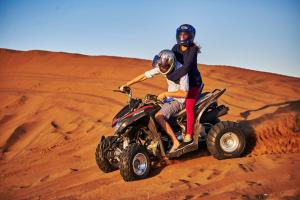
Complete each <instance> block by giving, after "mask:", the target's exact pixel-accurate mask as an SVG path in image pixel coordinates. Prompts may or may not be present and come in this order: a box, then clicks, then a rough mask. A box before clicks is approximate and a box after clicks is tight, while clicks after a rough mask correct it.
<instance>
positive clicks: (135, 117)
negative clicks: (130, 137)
mask: <svg viewBox="0 0 300 200" xmlns="http://www.w3.org/2000/svg"><path fill="white" fill-rule="evenodd" d="M145 117H149V116H148V113H146V112H145V110H142V111H140V112H138V113H135V114H133V115H132V116H130V117H129V118H126V119H123V120H122V121H120V122H118V125H116V126H118V127H117V130H116V133H117V134H119V133H122V132H123V131H124V130H125V129H126V127H128V126H130V125H132V124H134V123H135V122H137V121H139V120H140V119H142V118H145Z"/></svg>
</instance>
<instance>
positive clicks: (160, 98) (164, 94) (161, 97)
mask: <svg viewBox="0 0 300 200" xmlns="http://www.w3.org/2000/svg"><path fill="white" fill-rule="evenodd" d="M166 97H167V94H166V92H163V93H161V94H159V95H158V96H157V99H158V100H161V101H162V100H164V99H165V98H166Z"/></svg>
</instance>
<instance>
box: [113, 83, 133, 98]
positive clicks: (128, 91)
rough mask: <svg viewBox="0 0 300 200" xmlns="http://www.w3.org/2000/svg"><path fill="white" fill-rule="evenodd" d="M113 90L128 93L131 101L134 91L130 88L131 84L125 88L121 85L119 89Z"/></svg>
mask: <svg viewBox="0 0 300 200" xmlns="http://www.w3.org/2000/svg"><path fill="white" fill-rule="evenodd" d="M113 92H120V93H124V94H126V95H127V96H128V99H129V101H130V100H131V98H132V91H131V89H130V87H129V86H125V87H123V90H121V87H119V89H118V90H113Z"/></svg>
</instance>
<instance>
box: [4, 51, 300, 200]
mask: <svg viewBox="0 0 300 200" xmlns="http://www.w3.org/2000/svg"><path fill="white" fill-rule="evenodd" d="M149 68H150V61H146V60H141V59H130V58H120V57H109V56H85V55H79V54H68V53H54V52H46V51H27V52H22V51H14V50H7V49H0V100H1V104H0V150H1V151H0V157H1V160H0V171H1V173H0V199H158V198H159V199H199V198H201V199H266V198H267V199H284V198H294V199H300V187H299V186H300V174H299V172H298V170H299V169H300V157H299V156H300V79H299V78H293V77H287V76H282V75H276V74H271V73H263V72H257V71H252V70H246V69H241V68H237V67H229V66H208V65H199V68H200V70H201V72H202V76H203V79H204V82H205V88H204V90H205V91H210V90H213V89H215V88H223V87H225V88H227V92H226V93H225V94H224V95H223V96H222V97H221V99H220V102H221V103H224V104H225V105H227V106H229V107H230V112H229V114H228V115H226V116H224V117H223V118H222V119H223V120H239V121H241V123H242V124H243V125H244V126H245V128H246V130H247V132H248V133H249V134H250V135H251V140H250V141H249V143H250V145H249V147H248V152H249V154H248V155H247V156H245V157H243V158H238V159H232V160H223V161H219V160H216V159H214V158H213V157H212V156H210V155H209V153H208V152H207V150H206V148H205V146H204V147H203V148H202V150H200V152H197V153H191V154H189V155H186V156H183V157H182V158H180V159H179V160H176V161H170V162H169V164H168V165H166V166H163V167H157V168H155V169H154V170H153V172H152V174H151V177H150V178H148V179H145V180H140V181H136V182H130V183H125V182H124V181H123V179H122V177H121V176H120V174H119V172H118V171H115V172H112V173H109V174H104V173H102V172H101V171H100V170H99V169H98V167H97V165H96V163H95V158H94V152H95V147H96V145H97V143H98V140H99V138H100V135H101V134H104V135H109V134H112V131H113V130H112V129H111V127H110V124H111V119H112V117H113V116H114V114H115V113H116V112H117V111H118V110H119V109H120V108H121V107H122V105H123V104H124V103H125V102H126V100H127V99H126V97H125V96H123V95H121V94H116V93H113V92H112V90H113V89H116V88H117V86H119V85H121V84H123V83H124V82H125V81H127V80H129V79H130V78H132V77H134V76H136V75H138V74H140V73H142V72H144V71H145V70H147V69H149ZM165 85H166V84H165V81H164V79H163V78H155V79H153V80H151V81H146V82H145V83H143V84H138V85H135V86H134V87H133V89H134V95H136V96H138V97H142V96H143V95H144V94H145V93H154V94H158V93H159V92H162V91H163V90H164V88H165Z"/></svg>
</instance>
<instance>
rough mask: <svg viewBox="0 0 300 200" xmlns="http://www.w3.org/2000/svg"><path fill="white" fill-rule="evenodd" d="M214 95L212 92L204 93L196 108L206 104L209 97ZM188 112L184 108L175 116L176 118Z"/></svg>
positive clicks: (198, 99) (199, 98)
mask: <svg viewBox="0 0 300 200" xmlns="http://www.w3.org/2000/svg"><path fill="white" fill-rule="evenodd" d="M211 95H212V93H211V92H203V93H201V94H199V95H198V98H197V102H196V104H195V107H197V106H198V105H199V104H201V103H202V102H204V101H205V100H206V99H207V98H208V97H210V96H211ZM185 112H186V109H185V108H184V109H183V110H181V111H179V112H178V113H176V114H175V117H178V116H180V115H182V114H184V113H185Z"/></svg>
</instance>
